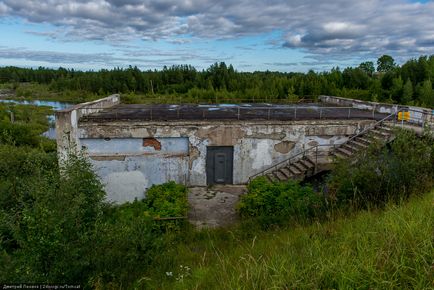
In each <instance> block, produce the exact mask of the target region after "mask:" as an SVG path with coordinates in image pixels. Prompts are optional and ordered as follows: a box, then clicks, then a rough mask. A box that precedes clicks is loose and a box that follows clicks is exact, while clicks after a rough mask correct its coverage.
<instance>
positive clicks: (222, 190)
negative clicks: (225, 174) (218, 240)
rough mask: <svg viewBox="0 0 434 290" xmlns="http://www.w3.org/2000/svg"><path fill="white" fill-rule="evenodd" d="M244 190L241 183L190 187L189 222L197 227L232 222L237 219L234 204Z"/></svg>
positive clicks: (210, 226) (211, 226)
mask: <svg viewBox="0 0 434 290" xmlns="http://www.w3.org/2000/svg"><path fill="white" fill-rule="evenodd" d="M246 190H247V189H246V187H245V186H243V185H216V186H213V187H210V188H208V187H191V188H190V191H189V195H188V201H189V203H190V212H189V215H188V217H189V220H190V222H191V223H192V224H193V225H195V226H197V227H198V228H204V227H208V228H215V227H222V226H227V225H230V224H233V223H234V222H236V221H237V219H238V216H237V214H236V212H235V205H236V204H237V202H238V200H239V198H240V196H241V195H242V194H244V193H246Z"/></svg>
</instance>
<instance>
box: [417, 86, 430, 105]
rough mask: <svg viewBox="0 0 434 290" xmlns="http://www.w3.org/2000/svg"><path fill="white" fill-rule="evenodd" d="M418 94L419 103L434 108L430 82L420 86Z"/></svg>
mask: <svg viewBox="0 0 434 290" xmlns="http://www.w3.org/2000/svg"><path fill="white" fill-rule="evenodd" d="M417 92H418V95H419V101H420V102H421V104H422V105H424V106H428V107H434V94H433V89H432V83H431V81H430V80H426V81H424V82H423V83H422V84H419V86H418V90H417Z"/></svg>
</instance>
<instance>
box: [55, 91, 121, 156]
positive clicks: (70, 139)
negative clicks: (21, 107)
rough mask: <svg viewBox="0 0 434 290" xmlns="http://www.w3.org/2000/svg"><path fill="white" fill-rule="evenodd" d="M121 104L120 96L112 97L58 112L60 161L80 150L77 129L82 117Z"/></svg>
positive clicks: (57, 139) (57, 134)
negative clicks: (71, 152) (72, 152)
mask: <svg viewBox="0 0 434 290" xmlns="http://www.w3.org/2000/svg"><path fill="white" fill-rule="evenodd" d="M119 103H120V96H119V95H111V96H109V97H107V98H104V99H100V100H96V101H93V102H87V103H82V104H78V105H75V106H73V107H70V108H67V109H64V110H59V111H56V112H55V114H56V141H57V152H58V154H59V160H60V161H62V160H64V159H65V158H66V157H67V153H68V151H69V150H76V149H78V148H80V142H79V139H78V138H77V136H78V135H77V127H78V121H79V119H80V118H81V117H83V116H86V115H89V114H92V113H97V112H99V111H101V110H103V109H105V108H109V107H111V106H114V105H116V104H119Z"/></svg>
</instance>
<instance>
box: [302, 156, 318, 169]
mask: <svg viewBox="0 0 434 290" xmlns="http://www.w3.org/2000/svg"><path fill="white" fill-rule="evenodd" d="M300 162H301V163H302V164H303V166H304V167H306V168H307V169H311V168H313V167H315V163H314V162H312V161H311V160H310V159H308V158H306V159H302V160H300Z"/></svg>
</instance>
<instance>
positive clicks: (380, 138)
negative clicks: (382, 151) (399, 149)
mask: <svg viewBox="0 0 434 290" xmlns="http://www.w3.org/2000/svg"><path fill="white" fill-rule="evenodd" d="M369 138H371V140H372V141H375V142H378V141H380V142H381V141H385V140H387V139H388V138H387V137H385V136H380V135H377V134H375V133H371V134H369Z"/></svg>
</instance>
